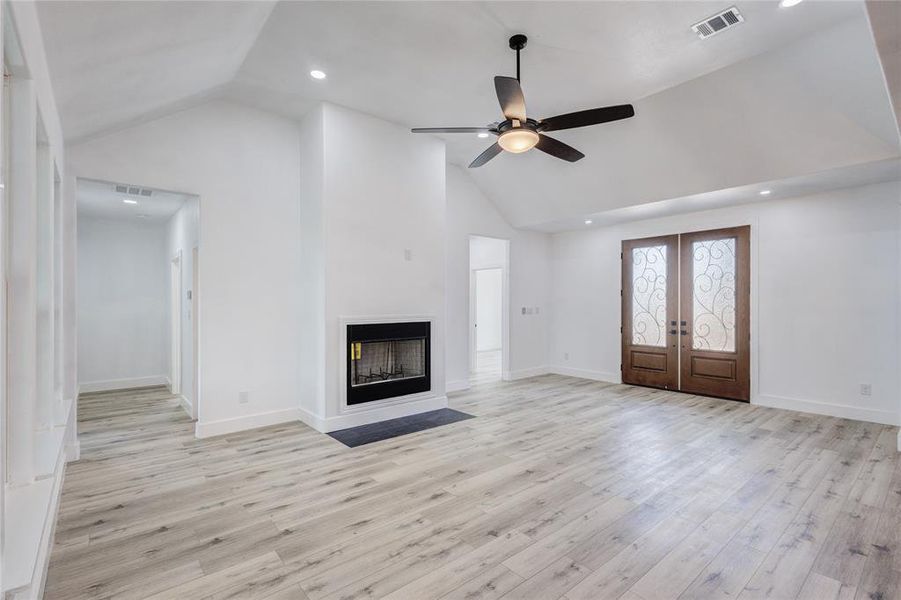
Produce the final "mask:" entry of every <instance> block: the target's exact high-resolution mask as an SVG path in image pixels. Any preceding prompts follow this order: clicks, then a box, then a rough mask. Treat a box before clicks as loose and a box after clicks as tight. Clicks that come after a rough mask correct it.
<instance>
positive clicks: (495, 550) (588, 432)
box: [46, 375, 901, 600]
mask: <svg viewBox="0 0 901 600" xmlns="http://www.w3.org/2000/svg"><path fill="white" fill-rule="evenodd" d="M451 406H452V407H453V408H456V409H459V410H463V411H466V412H470V413H472V414H474V415H476V416H477V418H476V419H471V420H468V421H463V422H460V423H456V424H453V425H448V426H445V427H440V428H437V429H432V430H429V431H424V432H420V433H416V434H412V435H409V436H405V437H402V438H396V439H393V440H386V441H383V442H379V443H376V444H371V445H367V446H362V447H359V448H355V449H349V448H346V447H344V446H343V445H341V444H340V443H338V442H337V441H335V440H333V439H332V438H330V437H328V436H325V435H322V434H319V433H317V432H315V431H313V430H312V429H310V428H308V427H306V426H304V425H302V424H299V423H294V424H285V425H281V426H275V427H269V428H266V429H259V430H256V431H252V432H245V433H241V434H235V435H228V436H223V437H219V438H213V439H207V440H197V439H195V438H194V436H193V424H192V423H191V422H190V421H189V419H188V418H187V417H186V416H185V414H184V413H183V412H182V411H181V409H180V408H179V407H178V403H177V402H176V400H175V399H173V398H172V397H171V396H170V395H168V394H167V392H166V391H165V390H162V389H159V388H157V389H145V390H140V391H132V392H118V393H105V394H92V395H87V396H84V397H82V398H81V400H80V402H79V426H80V434H81V448H82V460H80V461H79V462H77V463H72V464H70V465H69V466H68V468H67V472H66V480H65V485H64V490H63V498H62V502H61V508H60V517H59V523H58V526H57V529H56V544H55V547H54V549H53V552H52V555H51V562H50V571H49V575H48V580H47V585H46V598H49V599H57V598H107V597H115V598H172V599H176V598H177V599H193V598H254V599H271V600H275V599H279V600H282V599H308V600H338V599H346V600H355V599H361V598H390V599H392V600H398V599H409V600H425V599H430V598H440V599H443V600H449V599H460V600H472V599H477V598H484V599H489V598H504V599H506V600H510V599H517V598H529V599H536V600H555V599H558V598H565V599H566V600H606V599H613V598H624V599H627V600H656V599H658V598H659V599H666V598H669V599H673V598H739V599H740V600H745V599H752V598H779V599H782V598H805V599H810V600H828V599H848V600H851V599H859V600H888V599H890V598H901V591H899V588H901V458H899V454H898V453H896V451H895V445H896V435H897V428H894V427H887V426H881V425H874V424H869V423H862V422H856V421H847V420H842V419H836V418H830V417H818V416H812V415H805V414H800V413H794V412H789V411H780V410H775V409H768V408H758V407H751V406H749V405H746V404H740V403H736V402H729V401H723V400H715V399H709V398H701V397H696V396H689V395H681V394H678V393H670V392H663V391H654V390H648V389H642V388H637V387H631V386H624V385H610V384H604V383H598V382H592V381H586V380H580V379H573V378H567V377H561V376H556V375H547V376H543V377H537V378H533V379H528V380H521V381H517V382H512V383H502V382H498V383H493V384H483V385H479V386H477V387H476V388H474V389H473V390H472V391H470V392H466V393H462V394H458V395H456V396H454V397H453V399H452V401H451Z"/></svg>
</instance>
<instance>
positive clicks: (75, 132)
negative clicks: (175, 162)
mask: <svg viewBox="0 0 901 600" xmlns="http://www.w3.org/2000/svg"><path fill="white" fill-rule="evenodd" d="M37 5H38V14H39V16H40V20H41V27H42V29H43V33H44V45H45V47H46V51H47V61H48V63H49V65H50V74H51V77H52V79H53V88H54V93H55V94H56V102H57V106H58V108H59V111H60V120H61V121H62V126H63V131H64V134H65V136H66V139H67V140H69V141H77V140H78V139H80V138H84V137H86V136H90V135H94V134H97V133H101V132H104V131H108V130H110V129H114V128H118V127H122V126H127V125H129V124H131V123H134V122H136V121H140V120H145V119H147V118H150V117H153V116H157V115H160V114H165V113H166V112H171V111H172V110H176V109H178V108H181V107H183V106H185V105H186V104H188V103H190V102H191V101H192V100H196V99H201V98H204V97H207V96H208V95H209V94H210V93H211V92H213V91H215V90H217V89H218V88H220V87H221V86H222V85H224V84H226V83H229V82H230V81H232V79H233V78H234V77H235V74H236V73H237V71H238V68H239V67H240V66H241V63H242V62H243V61H244V58H245V56H246V55H247V52H248V50H250V48H251V46H252V45H253V43H254V41H255V40H256V39H257V36H258V34H259V32H260V28H261V27H262V26H263V24H264V23H265V22H266V19H267V18H268V16H269V13H270V12H271V11H272V8H273V6H274V3H273V2H256V1H246V2H242V1H234V2H122V1H112V2H111V1H102V2H93V1H90V2H81V1H66V2H38V3H37Z"/></svg>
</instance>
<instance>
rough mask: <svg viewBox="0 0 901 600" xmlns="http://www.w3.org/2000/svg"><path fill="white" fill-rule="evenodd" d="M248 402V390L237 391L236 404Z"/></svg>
mask: <svg viewBox="0 0 901 600" xmlns="http://www.w3.org/2000/svg"><path fill="white" fill-rule="evenodd" d="M248 402H250V392H238V404H247V403H248Z"/></svg>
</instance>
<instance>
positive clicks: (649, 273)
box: [632, 246, 667, 347]
mask: <svg viewBox="0 0 901 600" xmlns="http://www.w3.org/2000/svg"><path fill="white" fill-rule="evenodd" d="M666 258H667V257H666V246H646V247H644V248H633V249H632V343H633V344H636V345H642V346H658V347H662V346H666Z"/></svg>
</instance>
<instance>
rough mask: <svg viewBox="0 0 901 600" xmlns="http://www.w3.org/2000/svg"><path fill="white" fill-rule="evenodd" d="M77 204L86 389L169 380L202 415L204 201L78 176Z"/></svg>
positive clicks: (178, 397) (81, 374)
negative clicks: (199, 265) (200, 318)
mask: <svg viewBox="0 0 901 600" xmlns="http://www.w3.org/2000/svg"><path fill="white" fill-rule="evenodd" d="M76 204H77V208H78V217H77V218H78V227H77V231H78V241H77V244H78V286H77V287H78V331H79V335H78V344H79V346H78V382H79V387H80V389H81V391H82V392H84V393H91V392H104V393H106V392H112V391H115V390H129V389H136V388H150V387H163V386H165V387H168V389H169V392H171V396H172V397H173V398H171V399H170V400H175V401H177V406H180V407H181V409H182V410H184V412H185V413H186V414H187V416H189V417H190V418H196V416H197V412H198V404H199V402H198V398H199V395H198V394H199V392H198V390H199V389H200V388H199V383H198V382H197V380H198V376H197V370H198V369H197V365H198V363H197V360H196V357H197V355H198V352H199V343H198V341H197V328H196V327H194V323H195V322H196V321H197V320H198V319H197V317H198V316H199V315H198V313H199V305H198V303H197V302H196V299H195V295H194V290H196V288H197V281H198V274H197V273H196V270H197V269H196V267H195V265H196V264H197V263H198V261H199V255H200V246H201V244H200V232H199V228H200V218H199V217H200V199H199V198H198V197H197V196H195V195H192V194H185V193H180V192H169V191H165V190H160V189H156V188H151V187H146V186H142V185H137V184H133V183H126V182H112V181H99V180H91V179H83V178H78V179H77V181H76ZM123 397H125V396H123Z"/></svg>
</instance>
